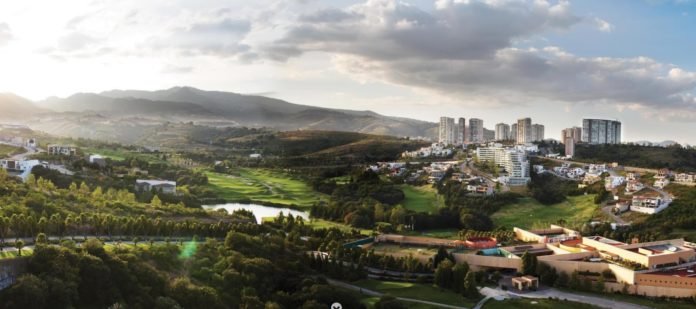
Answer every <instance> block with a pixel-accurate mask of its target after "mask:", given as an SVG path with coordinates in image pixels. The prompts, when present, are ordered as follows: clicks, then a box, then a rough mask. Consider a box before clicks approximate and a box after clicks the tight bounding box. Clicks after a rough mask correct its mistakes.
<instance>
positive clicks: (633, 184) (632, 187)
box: [626, 180, 645, 194]
mask: <svg viewBox="0 0 696 309" xmlns="http://www.w3.org/2000/svg"><path fill="white" fill-rule="evenodd" d="M644 188H645V185H644V184H643V183H642V182H640V181H638V180H629V181H628V182H627V183H626V194H633V193H636V192H638V191H640V190H643V189H644Z"/></svg>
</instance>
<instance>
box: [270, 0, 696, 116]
mask: <svg viewBox="0 0 696 309" xmlns="http://www.w3.org/2000/svg"><path fill="white" fill-rule="evenodd" d="M331 17H337V18H334V19H333V20H332V18H331ZM582 19H583V18H582V17H579V16H576V15H575V14H573V12H572V11H571V9H570V6H569V4H568V2H566V1H559V2H556V3H555V4H551V3H549V2H546V1H534V2H530V1H505V0H500V1H493V0H488V1H484V0H481V1H476V0H471V1H457V0H440V1H437V2H436V3H435V10H434V11H432V12H425V11H423V10H420V9H418V8H416V7H414V6H411V5H408V4H405V3H403V2H401V1H390V0H368V1H367V2H365V3H362V4H358V5H354V6H351V7H348V8H346V9H343V10H337V9H333V10H332V11H326V10H324V11H318V12H315V13H308V14H306V15H303V16H302V17H300V18H299V19H298V20H297V24H295V25H294V26H291V27H289V28H288V29H287V32H286V33H285V35H284V36H283V37H281V38H280V39H278V40H276V41H274V42H273V44H272V45H270V46H266V49H265V50H264V51H263V52H261V54H262V55H263V56H265V57H267V58H270V59H274V60H279V61H285V60H287V59H290V58H293V57H297V56H300V55H302V54H304V53H308V52H326V53H330V54H332V55H334V64H335V65H336V66H337V67H338V69H339V70H340V71H341V72H344V73H348V74H351V75H353V76H355V77H356V78H357V79H358V80H361V81H365V80H375V81H382V82H387V83H392V84H396V85H403V86H408V87H411V88H412V89H413V88H415V89H420V90H424V91H428V92H430V93H436V94H438V95H439V96H441V97H447V98H452V99H453V101H459V102H465V103H460V104H467V103H466V102H469V103H471V104H472V106H473V105H476V106H481V103H485V104H487V105H499V106H508V105H518V104H521V103H522V104H534V103H531V102H539V101H557V102H569V103H577V104H587V103H599V104H607V103H609V104H616V105H626V106H629V105H630V106H642V107H651V108H656V109H662V110H675V109H682V110H686V111H689V112H691V113H694V115H696V101H695V100H694V96H693V95H692V92H693V90H694V89H695V88H696V73H693V72H687V71H685V70H682V69H680V68H678V67H675V66H673V65H670V64H664V63H659V62H657V61H655V60H653V59H649V58H645V57H635V58H610V57H580V56H576V55H573V54H572V53H570V52H568V51H565V50H563V49H561V48H558V47H553V46H550V47H541V48H519V47H515V43H514V42H518V41H521V40H524V39H525V38H532V37H535V36H539V35H541V34H543V33H545V32H549V31H565V30H567V29H568V28H569V27H572V26H573V25H575V24H577V23H579V22H580V21H581V20H582ZM594 21H595V23H596V25H597V26H598V27H599V29H600V30H602V31H611V30H612V29H613V26H612V25H611V24H609V23H608V22H606V21H603V20H601V19H594Z"/></svg>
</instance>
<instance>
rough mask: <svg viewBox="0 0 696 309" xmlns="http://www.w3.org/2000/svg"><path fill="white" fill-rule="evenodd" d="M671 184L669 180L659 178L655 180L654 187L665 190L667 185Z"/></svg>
mask: <svg viewBox="0 0 696 309" xmlns="http://www.w3.org/2000/svg"><path fill="white" fill-rule="evenodd" d="M668 184H669V178H666V177H665V178H658V179H655V184H654V186H655V187H656V188H660V189H664V188H665V187H666V186H667V185H668Z"/></svg>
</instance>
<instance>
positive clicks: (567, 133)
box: [561, 119, 621, 157]
mask: <svg viewBox="0 0 696 309" xmlns="http://www.w3.org/2000/svg"><path fill="white" fill-rule="evenodd" d="M579 142H583V143H587V144H595V145H596V144H620V143H621V122H619V121H616V120H605V119H583V120H582V128H581V127H572V128H567V129H563V131H562V132H561V143H563V144H564V145H565V153H566V156H570V157H572V156H574V155H575V144H576V143H579Z"/></svg>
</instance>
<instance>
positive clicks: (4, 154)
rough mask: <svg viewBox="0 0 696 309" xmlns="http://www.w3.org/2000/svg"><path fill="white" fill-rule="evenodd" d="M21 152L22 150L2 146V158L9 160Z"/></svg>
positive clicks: (0, 154)
mask: <svg viewBox="0 0 696 309" xmlns="http://www.w3.org/2000/svg"><path fill="white" fill-rule="evenodd" d="M20 152H22V148H19V147H15V146H10V145H5V144H0V158H7V157H10V156H12V155H14V154H16V153H20Z"/></svg>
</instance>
